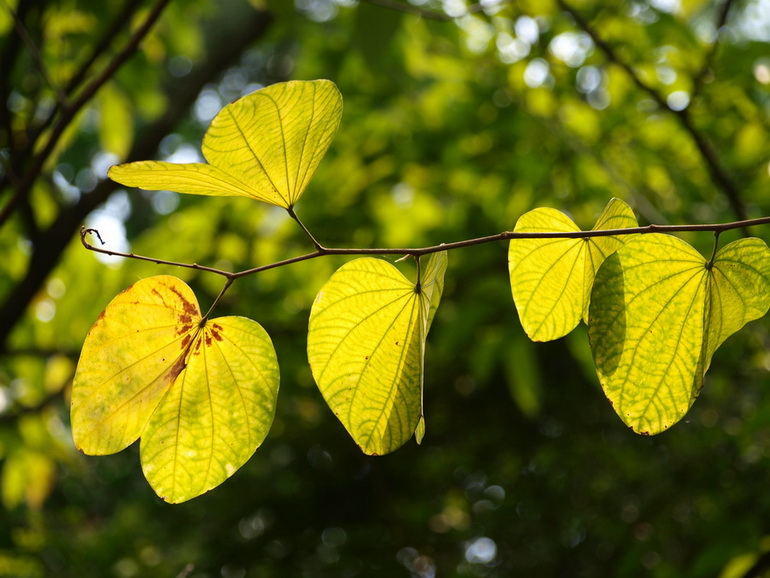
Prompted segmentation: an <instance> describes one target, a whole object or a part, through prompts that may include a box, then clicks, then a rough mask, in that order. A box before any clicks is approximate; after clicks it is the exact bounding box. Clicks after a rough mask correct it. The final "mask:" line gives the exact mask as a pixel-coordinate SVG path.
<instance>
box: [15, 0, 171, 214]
mask: <svg viewBox="0 0 770 578" xmlns="http://www.w3.org/2000/svg"><path fill="white" fill-rule="evenodd" d="M170 1H171V0H158V1H157V2H156V3H155V6H154V7H153V9H152V10H151V11H150V13H149V14H148V15H147V18H146V19H145V21H144V22H143V23H142V25H141V26H140V27H139V28H138V29H137V30H136V31H135V32H134V34H133V35H132V36H131V38H130V40H129V41H128V43H127V44H126V46H125V47H124V48H123V50H122V51H121V52H120V53H118V54H117V55H116V56H115V58H113V59H112V61H111V62H110V63H109V64H108V65H107V67H106V68H105V69H104V70H103V71H102V73H101V74H100V75H99V76H97V77H96V78H94V79H93V80H92V81H91V83H90V84H88V86H86V87H85V88H84V89H83V91H82V92H81V93H80V94H79V95H78V97H77V98H76V99H75V100H73V101H72V102H71V103H68V104H66V105H65V106H63V107H62V111H61V115H60V117H59V119H58V121H57V122H56V124H55V126H54V128H53V129H52V131H51V136H50V137H49V138H48V140H47V142H46V144H45V146H44V147H43V149H42V150H41V151H40V152H39V153H38V154H37V155H35V157H34V160H33V162H32V166H31V167H30V168H29V170H28V171H27V172H26V174H25V175H24V176H23V177H21V179H20V182H19V185H18V186H17V187H16V190H15V191H14V193H13V195H12V196H11V198H10V199H9V201H8V203H6V205H5V207H3V209H2V211H0V227H2V226H3V224H4V223H5V221H7V220H8V219H9V218H10V216H11V215H12V214H13V212H14V211H15V210H16V207H17V206H18V204H19V202H20V201H21V199H22V198H23V197H25V196H26V195H27V194H28V193H29V191H30V189H32V185H33V184H34V182H35V180H36V179H37V177H38V176H39V175H40V171H42V169H43V165H45V162H46V161H47V160H48V157H50V156H51V153H52V152H53V151H54V149H55V148H56V145H57V144H58V142H59V139H60V138H61V137H62V135H63V134H64V131H65V130H66V129H67V127H68V126H69V125H70V123H71V122H72V120H73V119H74V118H75V116H76V115H77V113H78V112H80V109H81V108H83V106H85V105H86V104H87V103H88V101H90V100H91V99H92V98H93V97H94V95H95V94H96V93H97V92H98V90H99V89H100V88H101V87H102V86H103V85H104V84H105V83H106V82H107V81H108V80H110V79H111V78H112V77H113V76H114V75H115V73H116V72H117V71H118V69H120V67H121V66H123V64H125V62H126V61H127V60H128V59H129V58H130V57H131V56H133V54H134V53H135V52H136V50H137V49H138V48H139V44H140V43H141V42H142V40H143V39H144V37H145V36H147V34H148V33H149V31H150V30H151V29H152V27H153V25H154V24H155V22H156V21H157V20H158V18H159V17H160V15H161V13H162V12H163V9H164V8H165V7H166V5H167V4H168V3H169V2H170Z"/></svg>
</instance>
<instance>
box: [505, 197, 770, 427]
mask: <svg viewBox="0 0 770 578" xmlns="http://www.w3.org/2000/svg"><path fill="white" fill-rule="evenodd" d="M635 226H636V219H635V218H634V216H633V212H632V211H631V209H630V207H628V205H626V204H625V203H623V202H622V201H619V200H617V199H613V200H611V201H610V203H609V204H608V205H607V207H606V208H605V210H604V212H603V213H602V215H601V216H600V217H599V219H598V221H597V223H596V226H595V227H594V230H603V229H618V228H629V227H635ZM578 230H579V229H578V227H577V226H576V225H575V224H574V223H573V222H572V220H571V219H569V217H567V216H566V215H564V214H563V213H561V212H559V211H555V210H554V209H535V210H534V211H530V212H529V213H526V214H525V215H523V216H522V217H521V218H520V219H519V222H518V223H517V225H516V228H515V231H517V232H574V231H578ZM509 271H510V277H511V288H512V293H513V298H514V302H515V303H516V307H517V310H518V312H519V318H520V320H521V323H522V326H523V327H524V330H525V331H526V333H527V335H529V337H530V338H531V339H532V340H534V341H547V340H551V339H557V338H559V337H562V336H563V335H566V334H567V333H569V332H570V331H572V329H574V327H575V326H576V325H577V324H578V323H579V322H580V320H581V318H582V319H583V320H584V321H586V322H587V323H588V331H589V339H590V342H591V349H592V351H593V356H594V363H595V365H596V370H597V373H598V375H599V379H600V381H601V383H602V387H603V389H604V392H605V394H606V395H607V397H608V399H609V400H610V402H611V403H612V405H613V407H614V409H615V411H616V412H617V413H618V415H619V416H620V417H621V419H622V420H623V421H624V422H625V423H626V424H627V425H628V426H629V427H631V428H632V429H633V430H634V431H636V432H638V433H641V434H656V433H660V432H661V431H664V430H665V429H667V428H669V427H670V426H671V425H673V424H674V423H676V422H677V421H679V420H680V419H681V418H682V417H683V416H684V415H685V414H686V413H687V411H688V410H689V409H690V407H691V406H692V404H693V402H694V401H695V398H696V397H697V395H698V393H699V391H700V389H701V387H702V385H703V376H704V374H705V372H706V370H707V369H708V366H709V364H710V362H711V357H712V356H713V354H714V352H715V351H716V349H717V348H718V347H719V345H721V344H722V343H723V342H724V340H725V339H727V338H728V337H729V336H730V335H732V334H733V333H735V332H736V331H738V330H739V329H740V328H741V327H743V326H744V325H745V324H746V323H748V322H749V321H751V320H753V319H758V318H759V317H762V316H763V315H764V314H765V313H766V312H767V310H768V307H770V249H768V247H767V245H765V243H764V242H763V241H761V240H760V239H755V238H751V239H743V240H740V241H736V242H734V243H731V244H729V245H727V246H726V247H724V248H723V249H722V250H721V251H719V252H718V253H717V254H716V256H715V258H714V260H713V263H710V262H707V261H706V259H704V258H703V256H701V255H700V253H698V252H697V251H695V249H693V248H692V247H690V246H689V245H688V244H687V243H685V242H684V241H682V240H681V239H678V238H676V237H672V236H669V235H661V234H646V235H628V236H623V237H620V236H607V237H594V238H584V239H561V238H559V239H513V240H512V241H511V245H510V249H509Z"/></svg>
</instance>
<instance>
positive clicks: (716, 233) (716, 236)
mask: <svg viewBox="0 0 770 578" xmlns="http://www.w3.org/2000/svg"><path fill="white" fill-rule="evenodd" d="M718 249H719V231H714V250H713V251H712V252H711V259H709V261H708V263H706V269H707V270H709V271H711V269H712V267H714V259H716V256H717V250H718Z"/></svg>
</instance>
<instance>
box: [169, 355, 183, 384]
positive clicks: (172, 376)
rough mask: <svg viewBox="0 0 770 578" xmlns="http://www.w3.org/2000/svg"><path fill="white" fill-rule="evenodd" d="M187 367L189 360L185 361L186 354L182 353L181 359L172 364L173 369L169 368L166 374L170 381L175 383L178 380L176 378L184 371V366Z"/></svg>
mask: <svg viewBox="0 0 770 578" xmlns="http://www.w3.org/2000/svg"><path fill="white" fill-rule="evenodd" d="M185 367H187V362H186V361H185V356H184V355H180V356H179V359H177V360H176V362H175V363H174V365H172V366H171V369H169V371H168V373H167V374H166V379H167V380H168V382H169V383H174V382H175V381H176V378H177V377H179V374H180V373H182V371H184V368H185Z"/></svg>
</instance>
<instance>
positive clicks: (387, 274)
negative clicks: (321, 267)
mask: <svg viewBox="0 0 770 578" xmlns="http://www.w3.org/2000/svg"><path fill="white" fill-rule="evenodd" d="M446 266H447V257H446V252H441V253H436V254H434V255H432V256H431V258H430V259H429V261H428V264H427V265H426V267H425V271H424V272H423V275H421V283H420V285H419V288H418V287H416V286H415V285H414V284H412V283H411V282H410V281H409V280H408V279H406V277H404V276H403V275H402V274H401V272H400V271H399V270H398V269H396V268H395V267H394V266H393V265H391V264H389V263H387V262H385V261H382V260H380V259H371V258H365V259H356V260H355V261H351V262H350V263H347V264H346V265H343V266H342V267H341V268H340V269H338V270H337V272H336V273H335V274H334V275H332V277H331V279H329V281H328V282H327V283H326V284H325V285H324V286H323V288H322V289H321V291H320V292H319V294H318V297H317V298H316V300H315V303H313V308H312V310H311V313H310V327H309V332H308V359H309V361H310V367H311V370H312V372H313V377H314V378H315V381H316V383H317V384H318V388H319V389H320V390H321V393H322V394H323V396H324V398H325V399H326V403H327V404H328V405H329V407H330V408H331V409H332V411H333V412H334V414H335V415H336V416H337V417H338V418H339V420H340V421H341V422H342V424H343V425H344V426H345V428H346V429H347V430H348V432H349V433H350V435H351V436H352V437H353V439H354V440H355V441H356V443H357V444H358V445H359V447H360V448H361V450H362V451H363V452H364V453H367V454H371V455H382V454H386V453H388V452H392V451H394V450H395V449H397V448H399V447H400V446H402V445H403V444H404V443H406V441H407V440H408V439H409V438H410V437H412V435H413V434H415V433H416V435H417V438H418V441H421V440H422V436H423V435H424V433H425V421H424V418H423V412H422V385H423V359H424V354H425V339H426V337H427V334H428V329H429V327H430V323H431V321H432V319H433V314H434V313H435V310H436V307H437V306H438V303H439V300H440V298H441V293H442V291H443V286H444V273H445V271H446Z"/></svg>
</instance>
